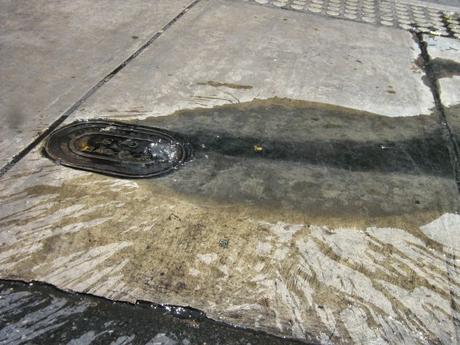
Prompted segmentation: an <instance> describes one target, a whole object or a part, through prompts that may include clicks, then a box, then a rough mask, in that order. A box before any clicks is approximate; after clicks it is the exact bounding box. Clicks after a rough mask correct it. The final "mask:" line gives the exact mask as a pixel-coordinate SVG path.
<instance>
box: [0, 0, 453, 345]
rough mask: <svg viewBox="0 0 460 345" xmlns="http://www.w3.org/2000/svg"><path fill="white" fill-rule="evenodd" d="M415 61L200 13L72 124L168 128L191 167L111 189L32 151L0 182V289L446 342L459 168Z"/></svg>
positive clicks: (226, 8)
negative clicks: (50, 289) (40, 289)
mask: <svg viewBox="0 0 460 345" xmlns="http://www.w3.org/2000/svg"><path fill="white" fill-rule="evenodd" d="M419 54H420V51H419V48H418V46H417V44H416V42H415V41H414V40H413V38H412V37H411V35H410V34H408V33H407V32H405V31H398V30H396V29H393V28H382V27H374V26H369V25H364V24H359V23H351V22H345V21H339V20H332V21H331V20H330V19H327V18H323V17H315V16H308V15H305V14H301V13H295V12H290V11H282V10H279V9H273V8H265V7H262V6H254V5H251V4H245V3H241V2H238V1H204V0H203V1H201V2H200V3H199V4H198V5H197V6H195V7H194V8H193V9H192V10H191V11H189V12H188V13H187V14H186V15H185V16H184V17H183V18H181V19H180V20H179V21H177V22H176V23H175V24H174V25H173V26H171V27H170V28H169V29H168V30H167V31H166V32H165V33H164V34H163V35H162V36H161V37H160V38H159V39H158V40H156V41H155V42H154V43H153V44H152V45H151V46H150V47H149V48H148V49H147V50H146V51H144V53H143V54H142V55H140V56H138V57H137V58H136V59H135V60H133V61H131V63H130V64H129V65H128V66H127V67H126V68H125V69H124V70H122V71H121V72H119V73H118V74H117V75H116V76H115V77H114V78H113V79H111V80H110V81H109V82H108V83H107V84H106V85H104V86H103V87H102V88H100V89H99V90H98V91H97V92H96V93H95V94H94V95H93V96H92V97H91V98H89V99H88V100H87V102H85V103H84V104H83V105H82V106H81V107H80V108H79V109H78V110H77V111H76V112H75V113H74V114H73V115H72V116H70V118H69V119H68V121H67V122H71V121H73V120H78V119H91V118H101V117H102V118H109V119H117V120H125V121H130V122H133V123H138V124H142V125H151V126H157V127H162V128H166V129H169V130H171V131H174V132H177V133H180V134H183V135H185V136H187V137H188V138H189V140H190V141H191V142H193V145H194V147H195V151H196V152H195V158H194V160H192V161H191V162H189V163H188V164H186V165H185V166H184V167H182V168H181V169H179V170H178V171H176V172H175V173H173V174H171V175H168V176H165V177H163V178H159V179H149V180H121V179H116V178H111V177H107V176H103V175H98V174H93V173H88V172H83V171H78V170H72V169H69V168H65V167H63V166H59V165H56V164H54V163H53V162H51V161H50V160H48V159H47V158H45V157H43V156H42V155H41V152H40V147H37V148H35V149H34V150H33V151H32V152H31V153H30V154H29V155H27V156H26V157H25V158H24V159H23V160H21V161H20V162H19V163H18V164H16V165H15V166H14V167H13V168H12V169H11V170H10V171H9V172H8V173H7V174H5V175H4V176H2V177H1V179H0V203H1V212H0V228H1V232H0V277H1V278H8V279H21V280H26V281H29V280H39V281H44V282H47V283H50V284H53V285H56V286H57V287H59V288H62V289H69V290H74V291H79V292H87V293H91V294H95V295H99V296H103V297H106V298H109V299H116V300H125V301H131V302H133V301H136V300H138V299H141V300H148V301H152V302H156V303H168V304H175V305H185V306H187V305H188V306H191V307H194V308H198V309H200V310H203V311H204V312H205V313H207V315H208V316H209V317H211V318H213V319H217V320H222V321H225V322H229V323H232V324H235V325H238V326H244V327H249V328H252V329H257V330H263V331H267V332H269V333H272V334H275V335H281V336H287V337H292V338H296V339H299V340H304V341H305V340H307V341H312V342H316V343H321V344H363V345H364V344H366V345H367V344H401V343H403V344H427V345H428V344H449V345H450V344H458V343H459V340H460V335H459V334H460V326H459V318H458V316H459V315H458V303H459V293H460V291H459V287H460V279H459V277H460V275H459V274H458V259H457V257H458V254H459V251H460V236H459V231H458V229H460V216H459V215H458V211H459V193H458V188H457V185H456V182H455V170H454V166H455V164H454V163H455V162H454V161H455V160H454V159H453V156H452V152H450V151H449V145H448V144H449V143H450V142H449V140H450V138H446V132H445V126H444V124H443V123H442V121H440V118H439V116H438V115H439V114H438V113H432V111H433V110H434V109H432V108H433V107H434V101H433V97H432V94H431V90H430V88H429V87H428V86H427V84H428V85H429V83H427V84H425V82H426V76H425V74H424V72H423V71H422V70H421V67H419V66H421V64H420V61H417V62H416V59H417V58H418V56H419ZM438 110H439V109H438ZM256 147H257V148H258V149H257V150H256V149H255V148H256Z"/></svg>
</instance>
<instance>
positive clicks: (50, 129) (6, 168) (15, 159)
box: [0, 0, 201, 177]
mask: <svg viewBox="0 0 460 345" xmlns="http://www.w3.org/2000/svg"><path fill="white" fill-rule="evenodd" d="M200 1H201V0H193V1H192V2H191V3H189V4H188V5H187V6H186V7H184V8H183V9H182V11H181V12H179V14H177V15H176V16H175V17H174V18H172V19H171V20H170V21H169V22H168V23H166V24H165V25H164V26H163V27H162V28H161V29H160V30H159V31H157V32H155V34H154V35H153V36H152V37H150V38H149V39H148V40H147V41H146V42H145V43H144V44H143V45H142V46H140V47H139V48H138V49H137V50H136V51H135V52H134V53H132V54H131V55H130V56H128V57H127V58H126V59H125V60H123V61H122V62H121V63H120V64H119V65H118V66H116V67H115V68H114V69H113V70H112V71H111V72H109V73H108V74H107V75H106V76H105V77H104V78H102V79H101V80H99V81H98V82H97V83H96V84H95V85H93V86H92V87H91V88H90V89H89V90H88V91H86V92H85V93H84V94H83V96H81V97H80V98H79V99H78V100H77V101H76V102H75V103H73V104H72V105H71V106H70V107H69V108H67V110H65V111H64V112H63V113H62V114H61V115H60V116H59V117H58V118H57V119H56V120H55V121H54V122H52V123H51V124H50V125H49V126H48V127H47V128H45V129H44V130H43V131H42V132H41V133H40V134H39V135H38V136H37V137H36V138H35V139H33V140H32V142H30V143H29V144H28V145H27V146H26V147H25V148H24V149H22V150H21V151H20V152H19V153H17V154H16V155H14V156H13V157H12V158H10V159H9V161H8V162H7V163H6V164H5V165H4V166H3V167H1V168H0V177H1V176H3V175H4V174H6V173H7V172H8V171H9V170H10V169H11V168H12V167H14V166H15V165H16V163H18V162H19V161H20V160H21V159H22V158H24V157H25V156H26V155H27V154H28V153H29V152H30V151H32V150H33V149H34V148H35V147H36V146H37V145H38V144H40V142H42V141H43V140H44V139H45V138H46V137H47V136H48V135H49V134H50V133H51V132H53V131H54V130H55V129H56V128H57V127H59V125H61V124H62V123H63V122H64V121H65V120H66V119H67V118H68V117H69V116H70V115H71V114H72V113H74V112H75V111H76V110H77V109H78V108H79V107H80V106H81V105H82V104H83V103H84V102H85V101H86V100H87V99H88V98H89V97H91V96H92V95H93V94H94V93H95V92H96V91H97V90H98V89H100V88H101V87H102V86H104V85H105V84H106V83H107V82H108V81H110V80H111V79H112V78H113V77H114V76H115V75H116V74H118V72H120V71H121V70H123V69H124V68H125V67H126V66H127V65H128V64H129V63H130V62H131V61H132V60H134V59H135V58H136V57H137V56H139V55H140V54H141V53H142V52H143V51H145V49H147V48H148V47H149V46H150V45H151V44H152V43H153V42H154V41H156V40H157V39H158V38H159V37H160V36H161V35H162V34H163V33H164V32H165V31H166V30H168V29H169V28H170V27H171V26H172V25H173V24H174V23H175V22H176V21H178V20H179V19H180V18H181V17H183V16H184V15H185V14H186V13H187V12H188V11H189V10H191V9H192V8H193V7H195V6H196V5H197V4H198V3H199V2H200Z"/></svg>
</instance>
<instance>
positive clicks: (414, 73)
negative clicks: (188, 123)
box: [73, 1, 434, 119]
mask: <svg viewBox="0 0 460 345" xmlns="http://www.w3.org/2000/svg"><path fill="white" fill-rule="evenodd" d="M191 27H193V28H194V29H193V30H190V28H191ZM160 51H161V52H162V54H158V52H160ZM418 55H419V51H418V47H417V45H416V43H415V42H414V40H413V39H412V36H411V34H410V33H408V32H405V31H401V30H396V29H393V28H381V27H374V26H368V25H365V24H360V23H352V22H346V21H339V20H332V21H331V20H328V19H327V18H322V17H316V16H313V15H305V14H302V13H296V12H292V11H280V10H279V9H272V8H266V7H262V6H259V5H251V4H245V3H241V2H237V1H230V2H227V1H202V2H201V3H200V4H199V5H197V6H196V7H195V8H194V9H192V10H191V11H190V12H189V13H188V15H187V16H186V17H184V18H183V19H182V20H181V21H179V22H178V23H176V25H174V26H173V27H171V29H170V30H168V31H167V32H166V34H165V35H163V36H162V37H160V38H159V39H158V40H157V41H156V42H155V43H154V44H153V45H152V49H149V50H148V51H146V52H145V53H144V54H142V56H140V57H139V59H136V60H135V61H133V63H132V64H130V66H129V69H128V70H125V71H122V72H121V73H119V74H118V75H117V77H116V78H115V79H114V80H113V81H112V82H111V83H109V84H108V85H106V87H104V88H103V89H101V90H100V91H99V92H98V93H97V94H96V95H95V96H94V97H92V98H91V99H90V100H89V101H88V102H87V104H85V105H84V107H83V108H80V109H79V111H78V113H77V114H76V116H73V118H76V117H78V118H94V117H110V118H127V119H129V118H139V117H148V116H157V115H166V114H170V113H172V112H174V111H176V110H180V109H190V108H197V107H212V106H215V105H221V104H227V103H238V102H245V101H250V100H252V99H254V98H271V97H275V96H276V97H288V98H292V99H299V100H307V101H317V102H324V103H331V104H337V105H342V106H346V107H350V108H354V109H358V110H365V111H371V112H374V113H377V114H382V115H387V116H414V115H419V114H429V113H430V110H431V108H432V107H433V106H434V104H433V101H432V97H431V93H430V90H429V88H428V87H426V86H425V84H424V83H423V81H422V76H423V73H422V71H421V70H420V69H419V67H418V66H417V65H416V63H415V60H416V59H417V57H418ZM401 80H404V82H401Z"/></svg>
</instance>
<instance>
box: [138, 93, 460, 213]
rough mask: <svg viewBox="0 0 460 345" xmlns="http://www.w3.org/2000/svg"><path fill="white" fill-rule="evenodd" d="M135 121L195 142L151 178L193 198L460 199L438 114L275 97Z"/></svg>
mask: <svg viewBox="0 0 460 345" xmlns="http://www.w3.org/2000/svg"><path fill="white" fill-rule="evenodd" d="M137 123H138V124H142V125H148V126H157V127H162V128H166V129H168V130H170V131H173V132H176V133H178V134H180V135H182V136H185V137H187V138H188V139H189V140H190V141H191V143H192V145H193V147H194V151H195V159H194V161H193V162H191V163H189V164H187V165H186V166H185V167H184V168H183V169H182V170H181V171H178V172H176V173H175V174H173V175H172V176H169V177H167V178H165V179H161V181H160V180H158V181H155V182H152V183H159V184H163V185H166V186H168V187H170V188H172V189H174V190H175V191H177V192H180V193H185V194H187V195H190V196H193V197H202V198H205V200H214V201H216V202H218V203H225V202H229V203H238V204H243V205H249V204H251V205H256V206H260V207H262V208H266V209H270V210H277V209H284V210H291V211H296V212H300V213H303V214H306V215H309V216H312V215H316V216H320V217H323V218H330V217H331V216H347V217H349V216H350V215H353V217H367V218H369V217H394V216H398V215H411V217H412V218H414V215H415V214H418V215H417V216H416V217H415V218H420V217H419V216H420V214H422V213H424V212H430V213H436V212H438V211H439V212H441V211H442V212H446V211H450V210H454V209H456V207H457V206H456V204H455V202H453V201H452V200H455V197H454V196H455V193H456V191H455V190H454V188H452V190H451V191H450V190H445V189H446V186H447V188H449V187H448V186H449V183H450V180H452V181H453V168H452V165H451V163H450V158H449V153H448V150H447V149H446V146H445V141H444V138H443V134H442V132H441V130H440V127H439V125H438V123H437V120H436V117H434V116H416V117H396V118H391V117H385V116H379V115H376V114H372V113H367V112H362V111H357V110H353V109H348V108H343V107H338V106H332V105H327V104H319V103H310V102H303V101H293V100H286V99H277V98H275V99H270V100H255V101H253V102H249V103H243V104H234V105H226V106H221V107H216V108H213V109H197V110H184V111H180V112H178V113H175V114H173V115H170V116H165V117H155V118H148V119H146V120H142V121H138V122H137ZM147 183H150V182H147ZM452 187H454V185H453V184H452ZM440 193H442V194H444V195H445V196H446V197H444V198H440V197H439V194H440ZM446 193H447V194H446ZM447 195H452V196H453V198H449V197H447ZM432 216H433V214H430V215H429V217H427V218H430V217H432ZM422 218H423V217H422ZM420 219H421V218H420ZM420 221H423V220H420Z"/></svg>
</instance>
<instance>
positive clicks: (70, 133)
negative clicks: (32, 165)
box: [44, 120, 192, 178]
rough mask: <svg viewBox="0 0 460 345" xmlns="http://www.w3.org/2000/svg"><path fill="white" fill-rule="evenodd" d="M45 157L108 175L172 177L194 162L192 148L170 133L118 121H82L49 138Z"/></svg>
mask: <svg viewBox="0 0 460 345" xmlns="http://www.w3.org/2000/svg"><path fill="white" fill-rule="evenodd" d="M44 151H45V155H46V156H48V157H49V158H50V159H51V160H53V161H55V162H57V163H58V164H61V165H64V166H67V167H71V168H75V169H81V170H88V171H93V172H97V173H101V174H105V175H110V176H117V177H126V178H146V177H157V176H161V175H165V174H168V173H170V172H172V171H173V170H175V169H177V168H179V167H180V166H181V165H182V164H183V163H185V162H186V161H187V160H189V159H190V157H191V154H192V149H191V145H190V144H188V143H187V142H186V141H184V139H183V138H181V137H180V136H178V135H176V134H174V133H171V132H169V131H166V130H163V129H159V128H153V127H146V126H136V125H130V124H125V123H121V122H114V121H104V120H94V121H79V122H74V123H72V124H70V125H67V126H64V127H62V128H59V129H57V130H56V131H54V132H53V133H51V135H50V136H49V138H48V140H47V142H46V144H45V147H44Z"/></svg>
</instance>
